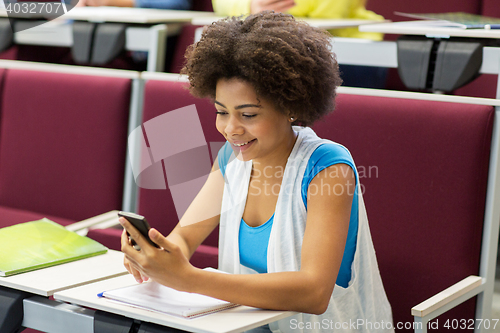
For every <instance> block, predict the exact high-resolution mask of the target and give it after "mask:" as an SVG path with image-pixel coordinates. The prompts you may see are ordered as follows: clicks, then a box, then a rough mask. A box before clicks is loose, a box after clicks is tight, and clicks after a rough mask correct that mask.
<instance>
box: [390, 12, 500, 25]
mask: <svg viewBox="0 0 500 333" xmlns="http://www.w3.org/2000/svg"><path fill="white" fill-rule="evenodd" d="M394 14H396V15H400V16H404V17H409V18H414V19H420V20H435V21H429V22H430V23H431V24H436V25H439V26H450V27H456V28H461V29H485V28H486V29H487V28H490V29H497V27H498V26H500V18H495V17H487V16H481V15H474V14H469V13H461V12H458V13H429V14H409V13H401V12H394Z"/></svg>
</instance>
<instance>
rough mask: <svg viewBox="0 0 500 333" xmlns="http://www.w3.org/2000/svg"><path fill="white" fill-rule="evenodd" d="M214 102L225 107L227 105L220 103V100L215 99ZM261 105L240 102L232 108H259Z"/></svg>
mask: <svg viewBox="0 0 500 333" xmlns="http://www.w3.org/2000/svg"><path fill="white" fill-rule="evenodd" d="M215 104H217V105H220V106H222V107H223V108H226V109H227V107H226V106H225V105H224V104H222V103H221V102H218V101H215ZM261 107H262V106H260V105H258V104H241V105H238V106H235V107H234V109H235V110H240V109H244V108H261Z"/></svg>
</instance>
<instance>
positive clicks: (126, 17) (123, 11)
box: [0, 6, 214, 24]
mask: <svg viewBox="0 0 500 333" xmlns="http://www.w3.org/2000/svg"><path fill="white" fill-rule="evenodd" d="M200 16H201V17H203V16H214V13H212V12H200V11H193V10H168V9H151V8H129V7H106V6H102V7H76V8H73V9H71V10H70V11H68V12H67V13H66V14H64V15H62V16H61V17H60V18H59V19H70V20H80V21H89V22H121V23H138V24H155V23H182V22H190V21H191V20H192V19H193V18H196V17H200ZM0 17H7V12H6V10H5V9H0ZM24 17H26V16H24ZM32 19H38V20H40V19H41V17H40V16H36V15H35V16H33V17H32Z"/></svg>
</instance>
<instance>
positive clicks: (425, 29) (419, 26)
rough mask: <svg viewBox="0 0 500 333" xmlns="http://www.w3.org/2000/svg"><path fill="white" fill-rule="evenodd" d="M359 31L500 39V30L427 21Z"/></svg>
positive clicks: (380, 26)
mask: <svg viewBox="0 0 500 333" xmlns="http://www.w3.org/2000/svg"><path fill="white" fill-rule="evenodd" d="M359 31H366V32H382V33H385V34H398V35H427V36H428V37H435V36H436V37H441V36H443V37H448V36H449V37H472V38H500V30H498V29H493V30H487V29H460V28H453V27H444V26H434V25H432V23H429V21H425V20H424V21H408V22H392V23H380V24H368V25H361V26H360V27H359Z"/></svg>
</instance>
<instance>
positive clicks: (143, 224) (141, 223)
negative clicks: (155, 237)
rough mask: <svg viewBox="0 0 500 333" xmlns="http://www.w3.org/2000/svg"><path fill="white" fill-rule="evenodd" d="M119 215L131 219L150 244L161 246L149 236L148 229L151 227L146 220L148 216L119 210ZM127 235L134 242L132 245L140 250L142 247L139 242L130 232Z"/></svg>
mask: <svg viewBox="0 0 500 333" xmlns="http://www.w3.org/2000/svg"><path fill="white" fill-rule="evenodd" d="M118 216H119V217H124V218H125V219H127V221H129V222H130V223H131V224H132V225H133V226H134V227H135V228H136V229H137V230H139V232H140V233H141V235H142V236H143V237H144V238H146V240H147V241H148V242H149V244H151V245H153V246H154V247H157V248H160V247H159V246H158V245H157V244H156V243H154V242H153V241H152V240H151V238H149V235H148V231H149V229H151V227H150V226H149V223H148V221H146V218H145V217H144V216H141V215H138V214H134V213H129V212H118ZM127 235H128V237H129V239H130V241H131V243H132V246H133V247H134V249H136V250H137V251H140V249H141V247H140V246H139V245H137V243H136V242H135V241H134V240H133V239H132V237H130V234H129V233H128V232H127Z"/></svg>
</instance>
